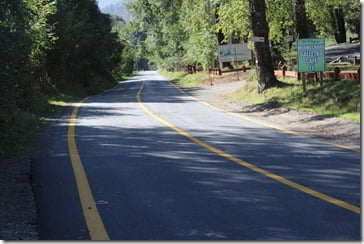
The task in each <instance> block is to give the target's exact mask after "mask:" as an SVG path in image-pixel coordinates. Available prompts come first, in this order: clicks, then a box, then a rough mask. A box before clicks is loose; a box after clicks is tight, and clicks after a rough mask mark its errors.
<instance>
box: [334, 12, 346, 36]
mask: <svg viewBox="0 0 364 244" xmlns="http://www.w3.org/2000/svg"><path fill="white" fill-rule="evenodd" d="M334 16H335V24H336V26H335V27H336V28H335V30H336V32H335V40H336V42H337V43H344V42H346V28H345V20H344V12H343V10H342V8H337V9H335V10H334Z"/></svg>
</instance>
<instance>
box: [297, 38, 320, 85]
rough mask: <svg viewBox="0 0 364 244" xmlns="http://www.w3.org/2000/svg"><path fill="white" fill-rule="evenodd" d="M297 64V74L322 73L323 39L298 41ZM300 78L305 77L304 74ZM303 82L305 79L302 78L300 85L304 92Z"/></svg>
mask: <svg viewBox="0 0 364 244" xmlns="http://www.w3.org/2000/svg"><path fill="white" fill-rule="evenodd" d="M297 63H298V72H299V73H306V72H324V71H325V69H326V62H325V39H321V38H320V39H312V38H310V39H298V40H297ZM302 76H303V77H305V75H304V74H302ZM320 77H321V76H320ZM305 82H306V79H305V78H303V79H302V85H303V89H304V92H305V90H306V84H304V83H305ZM321 82H322V81H321Z"/></svg>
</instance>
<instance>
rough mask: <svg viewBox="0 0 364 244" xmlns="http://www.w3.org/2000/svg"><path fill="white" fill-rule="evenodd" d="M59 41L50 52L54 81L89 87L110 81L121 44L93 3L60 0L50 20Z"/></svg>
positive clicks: (91, 0) (121, 47)
mask: <svg viewBox="0 0 364 244" xmlns="http://www.w3.org/2000/svg"><path fill="white" fill-rule="evenodd" d="M52 24H54V25H55V32H56V34H57V36H58V39H57V41H56V43H55V47H54V50H52V51H51V52H49V55H48V65H49V69H50V72H51V76H52V78H53V80H58V82H59V83H61V82H60V81H62V82H63V83H74V84H79V85H82V86H83V87H89V86H90V85H91V83H99V84H102V83H104V82H112V81H113V80H114V79H113V77H112V70H113V69H115V68H116V67H117V66H118V65H119V63H120V62H121V55H120V54H121V52H122V49H123V44H122V43H121V42H120V41H119V39H118V34H117V33H115V32H112V31H111V30H112V26H111V20H110V16H109V15H106V14H102V13H101V12H100V10H99V8H98V7H97V4H96V2H95V1H94V0H59V1H57V13H56V14H55V15H54V16H53V18H52Z"/></svg>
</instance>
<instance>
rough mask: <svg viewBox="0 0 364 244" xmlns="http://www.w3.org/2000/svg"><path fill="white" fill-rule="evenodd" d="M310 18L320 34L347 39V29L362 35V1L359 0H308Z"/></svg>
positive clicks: (339, 39)
mask: <svg viewBox="0 0 364 244" xmlns="http://www.w3.org/2000/svg"><path fill="white" fill-rule="evenodd" d="M306 1H307V3H306V9H307V13H308V17H309V20H311V21H312V23H313V24H314V25H315V27H316V29H317V31H318V33H317V34H318V35H320V36H323V37H334V38H335V40H336V42H337V43H342V42H345V41H346V31H347V29H348V30H350V31H352V32H353V33H357V34H358V36H360V2H359V1H358V0H309V1H308V0H306Z"/></svg>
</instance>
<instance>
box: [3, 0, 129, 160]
mask: <svg viewBox="0 0 364 244" xmlns="http://www.w3.org/2000/svg"><path fill="white" fill-rule="evenodd" d="M123 24H124V22H123V20H120V19H114V20H113V19H111V17H110V16H109V15H106V14H102V13H101V12H100V10H99V8H98V6H97V3H96V1H95V0H58V1H52V0H3V1H1V2H0V57H1V58H0V62H1V63H0V93H1V94H0V133H1V140H0V158H1V157H4V156H8V155H12V154H14V153H17V151H18V150H21V146H19V145H22V144H27V143H28V142H27V141H24V140H27V138H29V137H28V136H26V135H27V134H31V133H33V132H34V131H35V130H36V127H38V125H39V120H40V118H41V117H42V116H46V114H47V113H48V112H49V110H50V107H49V106H50V104H49V99H50V98H52V97H57V96H58V97H60V96H69V95H72V96H84V95H88V94H95V93H97V92H100V91H102V90H103V89H105V88H108V87H111V86H113V85H115V84H116V79H118V78H119V77H120V76H121V75H126V74H128V73H131V72H132V70H133V67H134V63H133V62H134V54H133V49H131V48H130V47H129V44H128V42H126V41H125V40H124V39H122V38H121V37H122V35H120V33H119V31H120V30H121V29H122V28H123ZM113 25H115V26H117V28H116V27H115V26H113ZM30 137H31V136H30ZM19 147H20V148H19Z"/></svg>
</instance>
